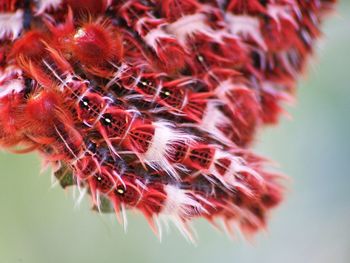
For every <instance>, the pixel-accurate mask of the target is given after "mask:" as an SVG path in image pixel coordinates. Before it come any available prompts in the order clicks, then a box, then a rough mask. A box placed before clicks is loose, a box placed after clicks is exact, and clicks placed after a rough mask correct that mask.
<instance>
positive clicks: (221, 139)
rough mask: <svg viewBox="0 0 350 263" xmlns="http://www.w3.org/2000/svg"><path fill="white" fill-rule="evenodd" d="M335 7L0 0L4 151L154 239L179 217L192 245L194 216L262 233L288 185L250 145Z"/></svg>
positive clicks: (0, 140)
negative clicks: (29, 155) (41, 163)
mask: <svg viewBox="0 0 350 263" xmlns="http://www.w3.org/2000/svg"><path fill="white" fill-rule="evenodd" d="M334 3H335V1H331V0H328V1H327V0H323V1H320V0H312V1H298V0H296V1H285V0H269V1H258V0H249V1H241V0H227V1H211V0H202V1H199V0H181V1H179V0H166V1H165V0H164V1H163V0H162V1H161V0H128V1H127V0H125V1H112V0H98V1H96V0H94V1H93V0H87V1H79V0H76V1H75V0H38V1H29V0H25V1H19V0H2V1H0V42H1V46H0V146H1V147H2V148H6V149H10V150H12V151H16V152H20V153H24V152H29V151H33V150H36V151H38V152H40V153H41V154H42V156H43V158H44V160H45V161H46V162H48V163H51V164H52V166H53V167H54V169H55V173H56V176H57V177H58V178H59V179H62V177H61V175H62V171H64V172H63V173H65V172H66V171H68V173H71V174H72V178H71V179H72V182H71V183H70V184H74V185H76V186H77V187H78V189H80V190H81V191H82V192H88V193H89V194H90V195H91V197H92V202H93V205H94V207H95V208H96V209H98V210H100V211H104V210H105V209H104V207H105V205H107V207H108V209H107V210H108V211H109V210H111V209H112V210H114V211H115V212H116V214H117V216H118V218H119V217H120V213H122V215H123V216H122V218H125V209H137V210H139V211H141V212H142V213H143V214H144V215H145V217H146V219H147V220H148V222H149V223H150V225H151V227H152V229H154V231H155V232H157V233H158V234H160V232H161V230H160V229H159V228H160V226H161V224H160V222H161V221H162V220H163V219H170V220H172V221H174V223H175V225H176V226H177V227H178V228H179V229H180V231H181V232H182V233H183V234H184V235H185V236H186V237H188V238H189V239H192V231H191V227H190V225H189V223H190V221H191V219H192V218H195V217H203V218H206V219H207V220H208V221H210V222H211V223H213V224H215V225H217V219H222V220H223V222H224V224H225V226H226V228H227V229H228V230H230V231H233V226H235V225H237V226H238V227H239V228H240V229H241V230H242V231H243V232H244V233H245V234H250V233H254V232H256V231H257V230H259V229H262V228H264V227H265V226H266V217H267V213H268V211H270V209H271V208H273V207H275V206H276V205H278V204H279V203H280V201H281V199H282V192H283V187H282V185H281V182H280V176H279V175H278V174H275V173H271V172H268V171H267V170H266V169H265V167H264V166H265V162H266V161H265V160H264V159H263V158H262V157H260V156H257V155H255V154H254V153H252V152H251V151H250V150H249V147H250V146H251V143H252V142H253V140H254V137H255V134H256V132H257V130H258V128H259V127H261V126H263V125H267V124H272V123H276V122H277V120H278V117H279V115H280V113H281V112H283V110H282V108H281V106H280V105H281V103H282V102H283V101H288V100H290V98H291V96H292V95H293V92H294V89H295V87H294V86H295V81H296V78H297V76H298V75H299V74H301V73H302V72H303V69H304V66H305V62H306V60H307V58H308V56H309V54H311V53H312V51H313V45H314V42H315V40H316V39H317V37H318V36H319V35H320V31H319V30H320V29H319V26H320V23H321V21H322V19H323V17H324V14H325V13H327V12H328V11H329V10H331V9H332V7H333V5H334ZM61 183H62V182H61ZM62 184H63V185H64V186H65V185H68V184H66V183H62ZM84 189H85V190H84ZM160 219H161V220H160Z"/></svg>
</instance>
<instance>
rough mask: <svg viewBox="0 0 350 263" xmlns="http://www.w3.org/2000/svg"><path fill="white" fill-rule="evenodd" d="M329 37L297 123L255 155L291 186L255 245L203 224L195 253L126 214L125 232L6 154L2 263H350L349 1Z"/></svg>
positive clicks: (270, 134) (0, 201)
mask: <svg viewBox="0 0 350 263" xmlns="http://www.w3.org/2000/svg"><path fill="white" fill-rule="evenodd" d="M325 35H326V37H325V38H324V39H323V40H322V41H321V43H320V45H319V46H320V47H319V51H318V56H317V57H316V58H315V59H313V61H312V65H311V67H310V71H309V74H308V76H307V77H305V78H304V79H302V80H301V83H300V84H301V85H300V89H299V93H298V101H297V103H296V105H294V106H293V107H289V108H288V111H289V112H290V114H291V116H293V117H292V119H288V118H283V120H282V122H281V124H280V125H279V126H278V127H273V128H266V129H264V130H263V131H262V132H261V136H260V137H259V139H258V141H257V146H256V148H257V151H258V152H260V153H262V154H264V155H267V156H269V157H270V158H271V159H273V160H276V161H277V162H278V163H279V164H280V168H279V169H280V170H281V171H283V172H284V173H286V174H288V175H289V176H290V177H291V178H292V180H291V182H290V187H289V192H288V194H287V196H286V201H285V202H284V203H283V204H282V206H281V207H280V208H279V209H277V210H275V211H274V212H273V214H272V215H271V220H270V224H269V229H268V231H267V232H266V233H260V234H259V235H258V236H256V238H255V239H254V241H253V242H247V241H244V240H242V239H240V238H237V239H234V240H232V241H231V240H229V238H227V237H226V236H225V235H224V234H223V233H219V232H217V231H216V230H215V229H213V228H212V227H211V226H210V225H209V224H208V223H206V222H203V221H200V220H199V221H197V222H196V223H195V226H196V229H197V231H198V233H199V242H198V244H197V245H196V246H193V245H191V244H189V243H187V242H186V241H185V239H184V238H182V237H181V236H180V234H179V233H178V232H177V231H176V230H175V229H173V230H172V231H171V234H170V235H165V237H164V238H163V241H162V243H160V242H159V241H158V239H157V238H156V237H155V236H154V235H153V233H152V232H151V230H150V229H149V227H148V226H147V224H146V222H145V220H144V219H143V218H142V217H141V216H139V215H135V214H130V215H129V227H128V230H127V233H126V234H125V233H124V231H123V229H122V227H121V226H119V225H118V224H117V222H116V220H115V218H114V217H113V216H106V215H99V214H96V213H92V212H91V211H90V210H89V203H88V202H85V203H83V204H82V205H81V206H80V207H79V208H76V207H75V206H74V202H73V199H72V193H71V191H67V192H65V191H63V190H62V189H60V188H59V187H56V188H51V187H50V186H51V182H50V176H49V173H48V172H45V173H44V174H43V175H42V176H39V169H40V168H39V167H40V163H39V160H38V157H37V156H36V155H24V156H15V155H11V154H7V153H0V167H1V170H0V263H13V262H24V263H56V262H57V263H63V262H64V263H73V262H74V263H80V262H82V263H105V262H144V263H147V262H152V263H158V262H169V263H175V262H182V263H185V262H191V263H192V262H193V263H197V262H200V263H207V262H208V263H209V262H210V263H212V262H218V263H221V262H239V263H249V262H259V263H282V262H283V263H296V262H301V263H304V262H307V263H330V262H332V263H333V262H334V263H349V262H350V204H349V202H350V172H349V171H350V138H349V136H350V3H349V2H348V1H347V0H344V1H343V2H342V3H341V4H340V6H339V8H338V15H335V16H334V17H333V18H332V19H330V20H329V21H328V22H327V23H326V24H325Z"/></svg>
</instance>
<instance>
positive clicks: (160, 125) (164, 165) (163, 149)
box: [142, 122, 196, 179]
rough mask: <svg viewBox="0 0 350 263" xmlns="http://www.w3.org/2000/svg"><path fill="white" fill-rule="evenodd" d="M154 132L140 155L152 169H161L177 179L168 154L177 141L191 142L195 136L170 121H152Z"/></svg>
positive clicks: (172, 150) (171, 151)
mask: <svg viewBox="0 0 350 263" xmlns="http://www.w3.org/2000/svg"><path fill="white" fill-rule="evenodd" d="M153 126H154V127H155V132H154V135H153V139H152V141H151V143H150V146H149V147H148V150H147V152H146V153H144V154H143V155H142V158H143V161H144V162H146V163H147V164H148V165H150V166H151V167H152V168H154V169H162V170H164V171H166V172H167V173H168V174H170V175H171V176H173V177H174V178H176V179H178V178H179V177H178V174H177V171H176V169H175V168H174V166H173V165H172V164H171V163H170V162H169V155H170V154H171V153H173V152H174V145H176V144H177V143H185V144H188V143H192V142H194V141H195V138H196V137H195V136H192V135H189V134H186V133H184V132H181V131H178V130H177V129H175V128H174V126H173V125H172V124H171V123H168V122H154V123H153Z"/></svg>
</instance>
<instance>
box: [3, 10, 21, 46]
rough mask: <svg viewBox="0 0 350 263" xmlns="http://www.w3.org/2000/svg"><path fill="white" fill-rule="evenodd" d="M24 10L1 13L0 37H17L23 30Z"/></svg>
mask: <svg viewBox="0 0 350 263" xmlns="http://www.w3.org/2000/svg"><path fill="white" fill-rule="evenodd" d="M22 26H23V10H20V9H19V10H17V11H16V13H3V14H0V39H3V38H5V37H11V38H12V40H14V39H16V38H17V37H18V35H19V34H20V33H21V31H22Z"/></svg>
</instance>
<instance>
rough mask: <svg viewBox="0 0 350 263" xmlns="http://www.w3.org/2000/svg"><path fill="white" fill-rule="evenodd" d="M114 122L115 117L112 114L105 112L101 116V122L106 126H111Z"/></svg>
mask: <svg viewBox="0 0 350 263" xmlns="http://www.w3.org/2000/svg"><path fill="white" fill-rule="evenodd" d="M112 122H113V118H112V115H111V114H108V113H107V114H104V115H103V116H102V118H101V123H102V125H104V126H107V127H111V126H112Z"/></svg>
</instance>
